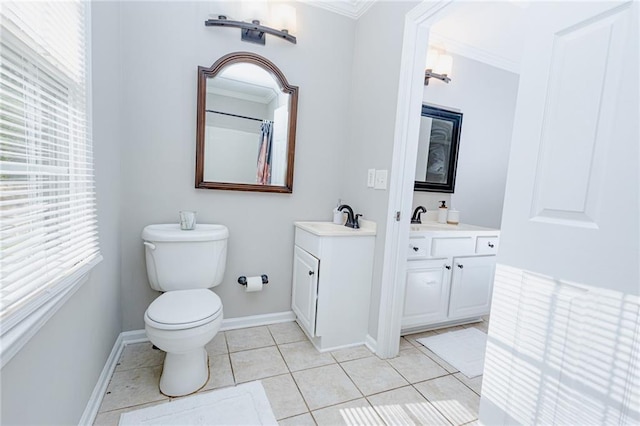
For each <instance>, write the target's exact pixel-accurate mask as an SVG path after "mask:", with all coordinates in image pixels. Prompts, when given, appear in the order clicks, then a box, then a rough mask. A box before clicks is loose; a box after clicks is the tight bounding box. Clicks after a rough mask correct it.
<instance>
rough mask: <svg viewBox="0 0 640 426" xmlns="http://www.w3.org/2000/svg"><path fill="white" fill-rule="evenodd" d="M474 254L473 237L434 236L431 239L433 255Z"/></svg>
mask: <svg viewBox="0 0 640 426" xmlns="http://www.w3.org/2000/svg"><path fill="white" fill-rule="evenodd" d="M465 254H473V238H472V237H458V238H433V239H432V240H431V256H433V257H436V256H460V255H465Z"/></svg>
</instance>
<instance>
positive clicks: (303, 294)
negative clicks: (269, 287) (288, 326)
mask: <svg viewBox="0 0 640 426" xmlns="http://www.w3.org/2000/svg"><path fill="white" fill-rule="evenodd" d="M319 265H320V262H319V260H318V259H317V258H315V257H313V256H312V255H311V254H309V253H307V252H306V251H304V250H302V249H301V248H300V247H298V246H295V249H294V253H293V289H292V295H291V307H292V309H293V312H295V314H296V315H297V316H298V322H299V323H300V325H301V326H302V327H303V328H304V329H306V331H307V333H309V336H311V337H313V336H315V329H316V308H317V299H318V270H319Z"/></svg>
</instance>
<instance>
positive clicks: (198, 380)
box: [160, 347, 209, 396]
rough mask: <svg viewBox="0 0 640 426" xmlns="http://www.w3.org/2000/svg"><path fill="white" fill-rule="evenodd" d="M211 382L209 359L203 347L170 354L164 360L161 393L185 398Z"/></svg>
mask: <svg viewBox="0 0 640 426" xmlns="http://www.w3.org/2000/svg"><path fill="white" fill-rule="evenodd" d="M207 381H209V359H208V356H207V351H206V350H205V349H204V348H203V347H199V348H196V349H194V350H192V351H189V352H182V353H169V352H167V356H166V357H165V359H164V367H163V370H162V376H160V392H162V393H163V394H164V395H167V396H184V395H189V394H191V393H194V392H196V391H198V390H200V389H201V388H202V387H203V386H204V385H206V384H207Z"/></svg>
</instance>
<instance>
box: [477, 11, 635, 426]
mask: <svg viewBox="0 0 640 426" xmlns="http://www.w3.org/2000/svg"><path fill="white" fill-rule="evenodd" d="M527 13H530V14H531V16H532V17H535V18H536V19H534V20H532V22H536V23H537V24H536V25H532V28H531V33H530V35H529V37H528V42H527V43H526V44H525V48H524V49H523V60H522V68H521V70H522V71H521V74H520V87H519V93H518V101H517V107H516V114H515V122H514V130H513V141H512V146H511V156H510V163H509V172H508V177H507V189H506V196H505V204H504V211H503V222H502V227H501V228H502V232H501V238H500V252H499V254H498V267H497V271H496V280H495V283H494V294H493V300H492V309H491V322H490V326H489V338H488V342H487V350H486V358H485V370H484V378H483V387H482V399H481V406H480V419H479V420H480V423H482V424H492V425H493V424H576V425H577V424H599V425H602V424H640V326H639V325H638V324H639V321H640V313H639V309H640V302H639V300H640V299H639V295H640V281H639V279H640V277H639V271H640V266H639V256H640V250H639V242H640V238H639V236H640V227H639V221H640V211H639V207H640V205H639V197H638V195H639V189H640V188H639V181H640V179H639V170H640V168H639V149H638V148H639V132H638V121H639V120H638V117H639V110H638V102H639V99H638V93H639V90H640V88H639V85H638V79H639V75H640V74H639V73H640V71H639V68H638V51H639V39H640V37H639V33H638V16H639V13H638V3H635V2H627V3H621V2H606V3H605V2H598V3H596V2H584V3H583V2H530V3H529V8H528V9H527Z"/></svg>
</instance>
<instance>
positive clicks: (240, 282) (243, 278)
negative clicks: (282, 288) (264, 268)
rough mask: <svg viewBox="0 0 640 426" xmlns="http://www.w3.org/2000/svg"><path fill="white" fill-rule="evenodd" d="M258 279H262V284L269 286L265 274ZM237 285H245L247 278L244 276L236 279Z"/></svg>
mask: <svg viewBox="0 0 640 426" xmlns="http://www.w3.org/2000/svg"><path fill="white" fill-rule="evenodd" d="M260 278H262V284H269V277H268V276H267V275H266V274H262V275H260ZM238 284H240V285H247V277H245V276H244V275H242V276H240V277H238Z"/></svg>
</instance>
